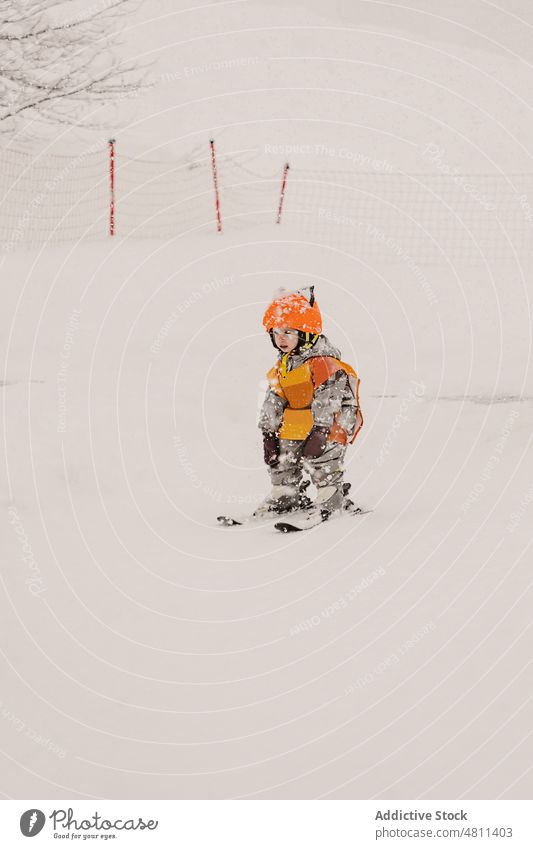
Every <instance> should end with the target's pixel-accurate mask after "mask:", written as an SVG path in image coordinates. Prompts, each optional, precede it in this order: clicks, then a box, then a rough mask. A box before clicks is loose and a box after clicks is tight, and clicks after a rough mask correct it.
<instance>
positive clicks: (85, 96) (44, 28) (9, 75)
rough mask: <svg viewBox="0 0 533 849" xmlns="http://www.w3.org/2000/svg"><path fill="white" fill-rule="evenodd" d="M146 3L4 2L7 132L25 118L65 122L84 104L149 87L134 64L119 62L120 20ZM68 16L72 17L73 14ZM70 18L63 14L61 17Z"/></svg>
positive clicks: (0, 97) (0, 91)
mask: <svg viewBox="0 0 533 849" xmlns="http://www.w3.org/2000/svg"><path fill="white" fill-rule="evenodd" d="M140 2H142V0H94V2H93V3H92V4H91V5H90V6H88V5H86V6H85V7H83V6H82V7H80V12H79V14H78V15H73V14H72V4H71V2H65V0H0V42H1V43H2V51H1V58H0V128H4V127H5V128H6V129H7V128H9V126H10V125H11V124H12V123H13V121H15V120H16V119H17V117H19V116H22V115H28V114H32V113H33V115H34V117H42V118H43V119H44V120H46V121H50V120H53V116H54V114H56V115H57V120H58V121H59V122H61V123H65V122H67V123H68V121H69V111H71V112H73V111H74V107H76V116H77V119H79V117H80V115H79V107H80V104H83V102H85V103H86V105H87V106H88V105H89V104H90V102H102V103H104V102H106V101H109V102H113V101H116V100H120V99H122V98H124V97H128V96H132V94H133V93H135V92H136V91H137V90H139V88H140V86H141V85H142V74H141V69H139V68H138V67H137V66H136V65H135V63H132V62H131V61H128V62H120V61H118V60H117V59H116V58H115V56H114V52H115V51H114V48H116V46H117V44H118V34H119V30H120V21H121V20H122V19H123V17H124V16H125V15H129V14H131V13H132V11H133V10H134V9H135V8H137V7H138V5H139V3H140ZM67 12H69V14H67ZM61 13H63V15H62V14H61Z"/></svg>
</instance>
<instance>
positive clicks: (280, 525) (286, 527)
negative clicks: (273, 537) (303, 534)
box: [274, 522, 303, 534]
mask: <svg viewBox="0 0 533 849" xmlns="http://www.w3.org/2000/svg"><path fill="white" fill-rule="evenodd" d="M274 527H275V528H276V530H277V531H281V533H282V534H290V533H292V532H293V531H301V530H303V528H297V527H296V525H291V524H289V522H276V524H275V525H274Z"/></svg>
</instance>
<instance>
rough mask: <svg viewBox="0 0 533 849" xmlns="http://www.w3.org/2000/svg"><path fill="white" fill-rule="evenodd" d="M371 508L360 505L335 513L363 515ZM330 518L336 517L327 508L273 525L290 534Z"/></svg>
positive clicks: (320, 523) (306, 529)
mask: <svg viewBox="0 0 533 849" xmlns="http://www.w3.org/2000/svg"><path fill="white" fill-rule="evenodd" d="M371 512H372V510H365V509H364V508H362V507H355V508H354V509H349V510H343V511H342V512H341V513H339V514H337V515H338V516H339V517H340V516H343V515H345V514H346V515H348V516H364V515H365V514H366V513H371ZM330 518H336V517H335V516H332V514H331V513H329V512H328V511H327V510H322V511H321V512H320V513H318V514H316V513H315V514H312V515H310V516H307V517H306V518H304V519H302V520H298V519H297V520H296V522H276V524H275V525H274V527H275V529H276V530H277V531H281V533H282V534H291V533H295V532H296V531H310V530H311V528H316V527H318V525H322V524H323V523H324V522H327V521H328V519H330Z"/></svg>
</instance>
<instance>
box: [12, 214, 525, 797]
mask: <svg viewBox="0 0 533 849" xmlns="http://www.w3.org/2000/svg"><path fill="white" fill-rule="evenodd" d="M262 235H263V238H262V239H261V238H257V240H255V239H254V240H253V241H252V240H249V239H248V240H243V239H242V234H238V235H232V234H231V233H230V234H224V235H223V236H218V235H217V234H216V233H214V234H212V235H201V236H196V237H195V236H191V237H190V238H188V239H187V240H177V241H176V242H175V243H156V242H135V241H124V242H123V241H121V240H120V239H118V240H117V241H116V242H114V243H109V244H108V243H105V244H98V243H95V244H90V245H80V246H78V247H74V246H72V247H70V248H68V249H65V248H64V247H60V246H57V247H53V248H52V247H48V248H45V249H44V250H43V251H42V252H41V253H33V252H26V253H24V252H19V253H17V254H16V255H15V254H14V255H12V256H11V257H10V258H9V259H6V261H5V263H4V267H3V273H4V279H5V280H10V281H16V285H12V286H10V287H9V288H8V290H7V293H6V294H7V300H6V302H5V304H4V306H5V308H4V310H3V312H2V319H1V324H2V339H3V341H4V350H3V353H4V356H5V359H4V362H5V378H4V379H5V385H4V386H3V388H2V395H3V402H4V406H3V411H4V419H3V421H4V427H5V430H4V434H5V454H4V459H5V473H4V475H3V482H2V496H1V497H2V505H3V514H4V521H3V550H4V552H5V562H6V566H7V568H6V569H5V571H4V581H5V588H6V593H7V596H6V599H7V605H6V607H5V613H6V620H5V621H6V624H7V626H8V629H9V632H10V633H11V634H15V635H17V636H16V640H13V639H10V640H9V641H8V643H7V646H6V658H8V659H9V663H10V664H12V667H11V668H9V667H8V673H7V682H8V683H7V687H6V689H5V699H3V703H4V704H5V709H6V710H7V711H11V712H13V713H15V715H20V714H22V717H23V721H24V722H25V723H26V725H28V726H31V727H33V728H37V729H44V731H46V736H49V737H50V738H51V740H52V741H54V744H55V745H57V746H59V747H61V749H62V750H64V751H66V755H65V756H64V758H63V757H60V756H57V755H56V756H51V755H50V754H49V753H48V752H47V751H45V750H43V752H39V750H38V748H37V747H36V746H35V743H32V742H31V741H30V740H27V741H26V740H24V739H23V737H22V736H20V737H18V738H16V740H15V741H14V744H15V751H13V750H12V752H11V754H12V756H14V757H16V760H17V761H18V762H19V764H22V765H21V766H17V767H16V768H13V770H12V773H11V774H12V778H11V787H10V795H17V793H24V794H25V795H30V796H31V795H34V796H35V794H37V793H40V795H43V792H44V791H45V790H46V794H47V795H50V796H54V795H55V794H59V795H61V794H63V795H64V794H65V793H67V792H68V794H69V795H72V796H77V795H80V796H85V795H97V796H107V797H117V796H120V795H123V796H125V797H131V796H133V797H135V796H142V797H145V796H153V797H156V798H157V797H161V798H166V797H170V798H172V797H184V798H185V797H187V798H189V797H197V796H208V797H229V796H239V797H241V796H246V797H247V796H253V797H260V798H261V797H271V796H274V797H282V798H285V797H300V796H303V797H306V796H321V795H325V796H332V797H340V798H342V797H353V796H356V797H367V796H372V795H378V796H391V797H397V798H406V797H411V796H424V795H428V796H431V795H433V796H435V797H440V798H447V797H455V796H461V795H466V796H472V797H484V796H491V795H492V794H496V795H497V794H499V793H503V795H506V794H507V793H509V795H517V794H518V795H520V794H522V795H524V796H525V795H527V787H528V777H527V776H526V777H525V778H524V779H523V781H522V780H518V781H517V783H516V784H515V785H513V786H512V787H509V789H508V790H507V789H506V786H505V787H504V786H503V784H502V782H501V778H500V777H499V776H500V772H499V770H498V769H495V770H494V771H493V772H490V769H489V766H492V765H493V764H495V763H496V762H497V761H498V760H499V759H500V758H505V757H506V756H507V753H508V752H509V751H510V750H511V749H512V748H513V746H514V745H515V744H516V743H517V742H518V738H519V735H520V733H521V730H523V725H521V724H520V722H519V721H518V720H517V721H516V722H512V721H510V722H507V718H508V716H509V715H510V714H512V712H513V711H515V710H520V709H521V707H520V706H521V705H522V704H523V701H524V700H525V699H526V695H527V690H528V686H529V684H528V683H527V682H528V676H527V669H526V670H524V668H523V664H524V660H523V658H524V651H523V650H522V651H521V650H520V646H521V644H522V641H526V640H527V633H526V631H527V629H528V628H529V619H530V609H531V598H530V595H528V588H529V582H530V575H529V572H530V570H529V563H530V555H529V554H528V550H527V546H528V545H529V543H530V539H531V533H530V527H531V516H530V512H529V510H530V509H531V507H529V501H531V500H533V492H532V490H531V475H530V467H531V466H530V464H531V448H530V442H531V434H532V432H533V405H532V402H531V397H530V396H529V397H524V398H523V399H520V397H519V396H520V395H521V394H523V395H526V396H527V393H528V392H529V393H531V386H530V383H528V382H527V379H526V376H527V369H526V365H527V344H528V342H527V339H528V337H527V333H526V332H525V328H524V330H523V337H522V336H521V335H520V333H519V332H518V330H519V327H520V315H519V314H518V313H519V310H518V309H517V310H516V311H515V312H514V313H513V310H512V309H511V308H510V305H509V304H508V303H506V305H505V309H504V310H502V313H501V321H500V324H499V325H497V323H496V324H495V326H494V332H493V333H487V334H486V335H484V334H483V332H482V328H481V327H480V328H479V329H478V330H476V332H475V333H474V335H472V334H470V333H469V332H468V331H467V328H468V322H469V320H472V321H474V322H475V321H476V320H478V319H479V315H478V310H477V306H478V305H479V303H480V301H481V295H480V291H479V287H480V280H483V279H484V278H483V277H482V276H481V277H480V276H479V275H478V276H476V273H475V272H474V271H473V270H470V271H464V273H463V276H462V292H461V293H460V294H459V293H458V294H457V298H458V299H460V298H465V300H466V303H468V302H469V303H470V306H471V310H470V312H471V315H470V319H469V318H468V315H467V310H466V307H465V310H464V311H463V312H462V313H461V312H460V311H459V310H458V311H457V312H456V313H455V314H454V313H453V301H454V295H453V292H452V291H451V290H450V291H449V292H448V295H447V296H446V293H445V292H444V294H443V287H445V286H446V285H447V284H448V280H447V277H446V275H445V274H444V273H442V272H440V273H439V272H438V271H437V270H436V269H434V270H433V272H432V284H433V288H434V290H435V292H436V294H437V296H438V298H439V304H438V305H435V304H429V303H427V302H426V303H422V305H421V299H420V296H419V293H418V292H417V291H416V289H414V288H413V284H412V282H411V284H409V281H408V280H407V279H402V275H401V268H394V267H389V268H388V269H386V268H383V269H381V270H380V271H379V274H380V275H382V276H378V275H377V274H370V273H366V272H364V270H362V269H358V268H357V263H356V262H354V260H353V259H349V260H348V259H346V264H347V267H346V269H344V268H343V267H342V265H340V264H339V260H338V259H337V260H336V263H337V265H336V266H335V269H334V273H332V272H331V262H332V259H331V252H330V251H328V250H327V249H325V248H323V247H320V246H316V245H312V244H309V245H302V244H299V242H298V240H297V239H296V238H295V234H294V233H293V232H292V231H291V230H290V229H289V230H287V231H284V240H281V239H280V238H279V229H278V230H275V228H274V227H273V228H272V231H271V232H263V234H262ZM276 235H277V236H278V238H277V240H276V239H275V237H276ZM291 239H294V241H291ZM178 257H179V259H178ZM350 268H351V271H350ZM387 275H388V279H387ZM303 279H305V280H306V281H308V280H311V279H313V280H315V281H316V282H317V289H318V293H319V298H320V304H321V307H322V309H323V311H324V314H325V320H326V327H327V332H328V333H329V334H330V336H331V338H332V339H333V340H334V341H335V342H336V343H338V344H339V345H340V346H341V347H342V350H343V356H344V357H345V358H346V359H347V360H348V361H350V362H352V363H354V365H355V366H356V368H357V369H358V371H359V373H360V375H361V378H362V403H363V405H364V406H363V409H364V413H365V427H364V429H363V431H362V433H361V435H360V436H359V438H358V439H357V442H356V444H355V446H354V448H353V449H351V451H350V453H349V457H348V469H347V477H348V479H349V480H350V481H351V482H352V485H353V491H354V492H355V494H356V498H357V500H358V501H360V502H361V503H362V504H365V505H368V506H370V507H372V508H373V510H374V512H373V513H370V514H369V515H367V516H365V517H362V518H345V519H342V520H338V521H336V522H332V523H331V524H329V525H324V526H323V527H321V528H319V529H318V530H316V531H313V532H310V533H308V534H306V535H297V536H296V537H285V536H283V535H280V534H277V533H276V532H275V531H273V530H270V529H265V528H252V527H250V528H247V529H241V530H237V529H236V530H230V529H222V528H219V527H217V526H216V523H215V517H216V516H217V515H218V514H219V513H223V512H232V511H233V512H235V511H236V512H239V513H241V512H243V511H246V510H248V509H250V508H251V507H252V506H253V505H254V504H255V503H256V502H257V501H259V499H260V498H261V497H262V496H263V495H264V493H265V491H266V488H267V475H266V473H265V471H264V468H263V466H262V462H261V446H260V434H259V431H258V430H257V428H256V417H257V411H258V405H259V403H260V400H261V398H262V395H263V392H264V375H265V372H266V370H267V369H268V368H269V367H270V365H271V364H272V361H273V350H272V348H271V345H270V342H269V340H268V338H267V336H266V334H264V332H263V329H262V327H261V323H260V320H261V316H262V311H263V309H264V307H265V305H266V304H267V302H268V299H269V296H270V294H271V292H272V291H273V290H274V289H275V287H276V286H277V285H280V284H283V285H289V286H290V285H293V286H294V285H301V283H302V280H303ZM350 279H351V280H352V281H354V282H355V281H357V283H356V285H353V284H352V285H347V281H348V280H350ZM391 280H394V282H395V286H394V289H393V288H392V287H391V286H390V285H387V282H388V283H389V284H390V282H391ZM410 285H411V288H410ZM490 309H491V306H490V302H489V301H487V303H486V305H485V311H486V314H488V313H490ZM494 309H496V307H495V306H494ZM454 315H455V316H456V318H454ZM506 321H508V322H509V327H506V325H505V322H506ZM487 327H488V325H487ZM512 327H516V328H517V333H516V334H515V338H514V342H515V345H514V346H511V345H506V344H503V345H501V344H500V342H499V332H498V331H499V330H502V328H503V331H504V337H505V339H506V340H509V339H510V337H511V336H512ZM463 396H464V397H463ZM491 398H493V399H494V398H496V401H494V402H493V403H491ZM6 519H7V521H6ZM24 545H26V546H29V549H28V548H27V549H26V550H25V549H24ZM24 558H25V560H24ZM22 705H24V707H23V708H22V707H21V706H22ZM518 716H520V714H518ZM496 728H498V734H496V735H495V736H493V737H492V738H490V733H491V732H492V731H493V730H495V729H496ZM0 729H2V730H3V732H6V731H7V730H9V721H8V720H6V722H5V723H3V724H2V726H0ZM43 736H44V734H43ZM14 744H13V741H12V742H11V745H12V746H13V745H14ZM527 749H528V745H527V742H526V743H524V746H523V747H522V748H520V750H518V751H515V752H514V753H513V755H512V763H513V771H514V772H515V774H516V777H517V779H518V776H519V773H520V771H521V770H522V769H525V766H526V763H527V759H528V754H527ZM8 753H9V750H8ZM41 757H42V759H43V763H41V762H40V758H41ZM463 759H464V761H465V762H464V764H463V763H462V762H463ZM24 767H26V768H24ZM28 768H31V770H32V772H30V773H29V772H28ZM154 773H156V774H154ZM506 774H508V773H506ZM507 782H508V780H507ZM508 783H509V782H508Z"/></svg>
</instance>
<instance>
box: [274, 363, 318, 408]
mask: <svg viewBox="0 0 533 849" xmlns="http://www.w3.org/2000/svg"><path fill="white" fill-rule="evenodd" d="M278 380H279V385H280V387H281V389H282V390H283V394H284V395H285V398H286V399H287V401H288V402H289V407H291V408H292V409H293V410H301V409H303V408H304V407H310V406H311V403H312V401H313V393H314V391H315V387H314V384H313V375H312V372H311V366H310V364H309V363H308V362H306V363H303V364H302V365H301V366H298V368H295V369H293V370H292V371H285V370H284V369H283V368H280V369H279V370H278Z"/></svg>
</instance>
